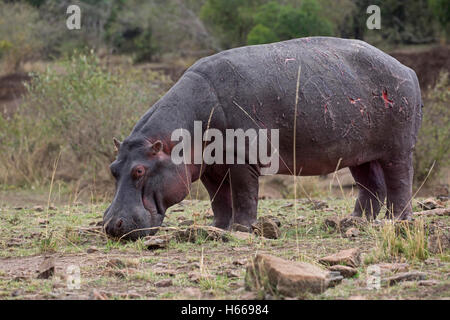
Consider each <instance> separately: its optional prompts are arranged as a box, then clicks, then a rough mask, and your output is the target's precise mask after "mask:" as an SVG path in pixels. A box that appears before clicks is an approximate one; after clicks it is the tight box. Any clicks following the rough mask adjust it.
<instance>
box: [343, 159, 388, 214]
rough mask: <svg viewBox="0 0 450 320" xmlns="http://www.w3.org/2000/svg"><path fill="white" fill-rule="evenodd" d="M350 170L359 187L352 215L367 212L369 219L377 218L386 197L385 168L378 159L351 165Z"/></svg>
mask: <svg viewBox="0 0 450 320" xmlns="http://www.w3.org/2000/svg"><path fill="white" fill-rule="evenodd" d="M350 172H351V173H352V175H353V178H354V179H355V181H356V183H357V185H358V189H359V194H358V199H357V200H356V204H355V209H354V211H353V213H352V216H357V217H361V216H362V215H363V214H365V215H366V217H367V218H368V219H375V218H376V217H377V215H378V213H379V212H380V208H381V206H382V205H383V204H384V200H385V199H386V184H385V182H384V174H383V169H382V168H381V166H380V164H379V162H378V161H371V162H367V163H363V164H361V165H359V166H355V167H350Z"/></svg>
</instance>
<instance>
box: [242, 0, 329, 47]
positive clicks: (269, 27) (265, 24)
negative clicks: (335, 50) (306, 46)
mask: <svg viewBox="0 0 450 320" xmlns="http://www.w3.org/2000/svg"><path fill="white" fill-rule="evenodd" d="M319 12H320V5H319V4H318V3H317V2H316V1H315V0H305V1H303V2H302V5H301V6H300V7H299V8H293V7H291V6H289V5H280V4H278V3H277V2H269V3H267V4H265V5H263V6H261V7H260V8H259V9H258V11H257V13H256V14H255V16H254V21H255V23H256V26H255V27H253V29H252V30H251V31H250V33H249V34H248V36H247V43H248V44H262V43H270V42H276V41H282V40H289V39H293V38H300V37H307V36H318V35H322V36H326V35H331V34H332V32H333V28H332V26H331V23H330V22H329V21H328V20H326V19H324V18H323V17H321V16H320V15H319Z"/></svg>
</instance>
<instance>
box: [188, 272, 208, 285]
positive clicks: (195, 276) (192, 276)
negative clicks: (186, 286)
mask: <svg viewBox="0 0 450 320" xmlns="http://www.w3.org/2000/svg"><path fill="white" fill-rule="evenodd" d="M188 278H189V280H190V281H192V282H196V283H198V282H200V280H201V279H212V276H211V275H209V274H202V273H200V272H195V271H194V272H189V273H188Z"/></svg>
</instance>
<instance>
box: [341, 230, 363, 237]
mask: <svg viewBox="0 0 450 320" xmlns="http://www.w3.org/2000/svg"><path fill="white" fill-rule="evenodd" d="M359 233H360V232H359V229H356V228H349V229H347V231H345V234H344V236H345V237H346V238H356V237H357V236H359Z"/></svg>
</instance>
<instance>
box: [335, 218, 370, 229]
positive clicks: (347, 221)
mask: <svg viewBox="0 0 450 320" xmlns="http://www.w3.org/2000/svg"><path fill="white" fill-rule="evenodd" d="M367 224H368V222H367V219H366V218H362V217H353V216H348V217H345V218H343V219H341V221H339V229H340V230H341V232H346V231H347V230H348V229H350V228H357V229H359V228H363V227H365V226H367Z"/></svg>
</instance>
